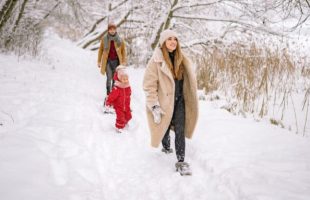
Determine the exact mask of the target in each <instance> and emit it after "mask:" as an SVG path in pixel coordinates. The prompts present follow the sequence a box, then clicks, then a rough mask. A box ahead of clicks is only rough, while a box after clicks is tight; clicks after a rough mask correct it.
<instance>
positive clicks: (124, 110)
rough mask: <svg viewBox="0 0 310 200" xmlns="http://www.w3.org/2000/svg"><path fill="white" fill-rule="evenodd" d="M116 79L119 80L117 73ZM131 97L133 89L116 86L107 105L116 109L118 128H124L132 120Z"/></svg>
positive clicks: (116, 124)
mask: <svg viewBox="0 0 310 200" xmlns="http://www.w3.org/2000/svg"><path fill="white" fill-rule="evenodd" d="M114 79H117V75H116V73H115V76H114ZM130 95H131V88H130V86H129V85H128V86H127V87H120V86H117V84H116V85H114V87H113V89H112V91H111V93H110V94H109V96H108V99H107V101H106V105H107V106H113V107H114V109H115V112H116V123H115V126H116V128H119V129H122V128H124V127H125V126H126V124H127V123H128V121H129V120H130V119H131V118H132V116H131V109H130Z"/></svg>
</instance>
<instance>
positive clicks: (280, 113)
mask: <svg viewBox="0 0 310 200" xmlns="http://www.w3.org/2000/svg"><path fill="white" fill-rule="evenodd" d="M309 16H310V2H309V1H308V0H258V1H249V0H214V1H213V0H212V1H209V0H207V1H196V0H190V1H187V0H156V1H153V0H151V1H149V0H143V1H141V0H121V1H119V0H116V1H104V0H101V1H96V0H91V1H77V0H55V1H41V0H1V3H0V37H1V40H0V48H1V51H2V52H14V53H16V54H17V55H20V56H25V55H28V56H29V55H30V56H36V57H40V54H42V52H40V45H41V41H42V37H43V33H44V31H46V30H47V29H52V30H53V31H54V32H56V33H57V34H58V35H60V36H61V37H63V38H67V39H70V40H73V41H75V42H76V45H77V46H79V47H81V48H83V49H89V50H93V51H96V50H97V49H98V46H99V40H100V37H101V36H102V35H103V34H105V33H106V32H107V23H108V22H109V21H112V22H114V23H116V24H117V27H118V32H119V33H120V35H121V36H122V37H124V38H125V40H126V42H127V49H128V50H127V51H128V58H129V65H134V66H136V67H145V65H146V63H147V61H148V59H149V58H150V56H151V54H152V50H153V49H154V48H155V47H156V45H158V39H159V34H160V32H161V31H162V30H164V29H167V28H171V29H174V30H176V31H177V32H178V33H179V34H180V37H181V42H182V47H183V49H184V50H185V51H186V52H187V53H188V54H189V55H190V56H191V58H192V60H193V61H194V62H195V64H196V66H197V69H196V71H197V76H198V85H199V88H200V89H203V90H204V92H205V93H206V94H208V95H209V98H211V99H214V98H215V99H219V98H224V99H225V100H226V101H227V104H226V105H223V108H224V109H227V110H228V111H229V112H231V113H233V114H241V115H243V116H247V115H252V116H254V118H255V119H257V120H260V119H262V118H265V119H267V120H270V122H271V123H273V124H275V125H279V126H281V127H284V128H287V129H289V130H292V131H294V132H296V133H297V134H302V135H303V136H305V135H307V134H308V135H309V134H310V133H309V132H310V124H309V120H308V113H309V100H310V99H309V95H310V85H309V84H310V82H309V76H310V66H309V63H310V61H309V57H308V56H307V54H308V53H309V50H310V49H309V48H310V45H309V43H310V41H309V39H308V35H309V33H310V21H309Z"/></svg>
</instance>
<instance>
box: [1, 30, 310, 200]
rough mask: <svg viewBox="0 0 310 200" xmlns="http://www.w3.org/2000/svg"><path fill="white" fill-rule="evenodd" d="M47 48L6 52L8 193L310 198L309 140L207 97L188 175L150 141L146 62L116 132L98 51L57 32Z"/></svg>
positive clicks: (4, 172) (134, 78) (94, 197)
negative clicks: (29, 54)
mask: <svg viewBox="0 0 310 200" xmlns="http://www.w3.org/2000/svg"><path fill="white" fill-rule="evenodd" d="M43 49H44V52H45V53H44V54H43V55H42V57H41V59H40V60H31V59H18V58H17V57H15V56H12V55H0V66H1V68H0V199H1V200H21V199H27V200H42V199H44V200H64V199H66V200H99V199H100V200H114V199H115V200H117V199H132V200H137V199H141V200H145V199H147V200H148V199H150V200H153V199H154V200H157V199H169V200H179V199H184V200H185V199H203V200H206V199H209V200H218V199H221V200H308V199H309V198H310V140H309V137H301V136H298V135H295V134H293V133H292V132H289V131H287V130H285V129H281V128H279V127H276V126H273V125H271V124H268V123H265V122H255V121H254V120H252V119H246V118H242V117H240V116H233V115H231V114H229V113H228V112H226V111H225V110H223V109H220V108H219V107H220V106H219V105H220V103H219V102H217V101H212V102H209V101H200V117H199V123H198V126H197V129H196V132H195V135H194V138H193V139H192V140H187V143H186V144H187V147H186V148H187V151H186V160H187V161H188V162H189V163H190V164H191V166H192V170H193V176H191V177H182V176H180V175H179V174H178V173H176V172H175V170H174V164H175V162H176V158H175V155H174V154H172V155H165V154H163V153H161V152H160V149H154V148H151V147H150V145H149V143H150V137H149V132H148V129H147V124H146V117H145V105H144V94H143V91H142V78H143V73H144V69H134V68H131V69H130V70H129V73H130V80H131V86H132V90H133V95H132V110H133V120H132V121H131V123H130V127H129V129H128V130H127V131H126V132H125V133H123V134H116V133H115V131H114V120H115V115H104V114H103V113H102V112H101V109H100V108H101V104H102V101H103V98H104V94H105V78H104V77H103V76H101V75H100V73H99V70H98V68H97V67H96V53H95V52H89V51H84V50H81V49H79V48H77V47H75V45H74V44H72V43H71V42H69V41H66V40H61V39H59V38H58V37H57V36H55V35H53V34H50V35H47V39H46V41H45V42H44V47H43ZM172 136H173V134H172ZM172 146H173V145H172Z"/></svg>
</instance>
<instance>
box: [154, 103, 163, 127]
mask: <svg viewBox="0 0 310 200" xmlns="http://www.w3.org/2000/svg"><path fill="white" fill-rule="evenodd" d="M152 114H153V117H154V122H155V123H156V124H159V123H160V122H161V115H164V114H165V112H164V111H163V110H162V109H161V108H160V106H159V105H155V106H153V107H152Z"/></svg>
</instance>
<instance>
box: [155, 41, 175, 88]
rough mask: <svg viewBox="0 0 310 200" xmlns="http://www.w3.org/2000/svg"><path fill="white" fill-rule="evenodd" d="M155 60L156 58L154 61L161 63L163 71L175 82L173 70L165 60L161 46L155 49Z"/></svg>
mask: <svg viewBox="0 0 310 200" xmlns="http://www.w3.org/2000/svg"><path fill="white" fill-rule="evenodd" d="M153 60H154V62H156V63H158V64H159V65H160V69H161V71H162V72H163V73H164V74H166V75H167V76H168V77H169V78H170V79H171V81H172V82H173V83H174V80H173V76H172V74H171V71H170V69H169V67H168V65H167V64H166V62H165V61H164V56H163V53H162V51H161V49H160V48H159V47H156V49H155V50H154V53H153Z"/></svg>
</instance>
